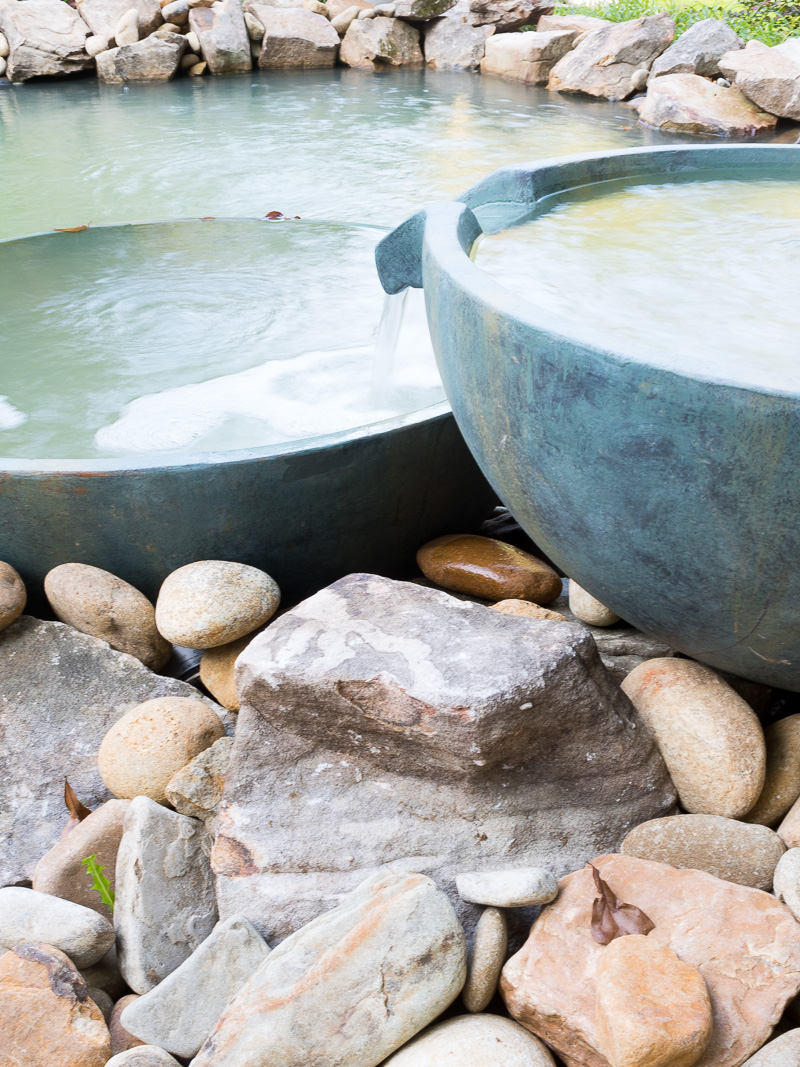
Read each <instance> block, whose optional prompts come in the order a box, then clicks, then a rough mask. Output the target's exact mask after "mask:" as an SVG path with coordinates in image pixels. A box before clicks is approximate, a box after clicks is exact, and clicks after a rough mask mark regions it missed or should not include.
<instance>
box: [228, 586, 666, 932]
mask: <svg viewBox="0 0 800 1067" xmlns="http://www.w3.org/2000/svg"><path fill="white" fill-rule="evenodd" d="M237 675H238V680H239V692H240V694H241V696H242V710H241V712H240V714H239V723H238V726H237V734H236V739H235V742H234V747H233V752H232V754H231V762H230V765H229V767H228V772H227V778H226V783H225V794H224V797H223V801H222V804H221V805H220V812H219V815H218V817H217V821H216V824H215V829H216V832H217V838H216V842H215V845H214V852H213V857H212V863H213V866H214V869H215V871H216V873H217V886H218V894H219V899H220V908H221V913H222V914H223V915H229V914H233V913H234V912H243V913H244V914H245V915H247V917H248V918H249V919H250V920H251V921H252V922H254V923H255V925H256V927H257V928H258V929H259V931H260V932H261V934H262V935H263V936H264V937H266V939H267V941H268V942H270V944H272V943H274V942H277V941H280V940H281V939H282V938H284V937H286V936H287V934H289V933H291V932H292V931H293V930H296V929H297V928H298V927H300V926H302V925H303V924H304V923H306V922H308V921H309V920H310V919H313V918H314V917H315V916H317V915H319V913H320V912H321V911H324V910H325V909H326V908H328V907H330V906H331V903H332V902H333V901H335V900H336V899H337V898H340V896H341V894H343V893H346V892H348V891H349V890H350V889H352V888H354V887H355V885H357V884H358V882H359V881H360V880H361V879H362V878H363V877H364V876H365V873H366V872H369V871H372V870H375V869H377V868H379V867H381V866H382V865H383V864H386V863H395V864H402V865H404V866H408V867H411V868H414V869H418V870H423V871H424V872H425V873H426V874H429V875H430V876H431V877H432V878H434V879H435V880H436V881H437V882H438V884H440V885H441V886H442V887H443V888H444V889H445V890H446V892H447V893H448V894H449V895H450V899H451V900H452V902H453V905H454V906H455V907H456V909H457V911H458V913H459V915H460V916H461V917H462V918H463V920H464V921H465V922H466V923H467V924H468V925H469V926H470V927H471V926H472V925H474V923H475V921H477V917H478V915H479V914H480V912H479V910H478V909H477V908H476V907H475V906H474V905H470V904H465V903H464V902H463V901H461V899H460V897H459V896H458V893H457V892H456V889H455V877H456V875H458V874H460V873H462V872H463V871H464V869H465V868H467V869H472V870H474V871H483V870H497V869H498V868H504V869H508V868H511V867H515V868H520V867H547V868H548V869H552V870H553V872H554V873H555V874H556V875H561V874H564V873H566V872H567V871H569V870H574V869H575V867H576V866H580V865H581V864H582V863H584V862H585V861H586V860H587V859H589V858H590V857H591V856H592V855H594V854H595V849H596V846H597V842H599V841H602V842H604V843H605V844H606V847H607V848H614V847H616V845H617V844H618V842H619V841H620V840H621V839H622V837H623V836H624V835H625V834H626V833H627V832H628V830H630V829H632V827H633V826H635V825H636V824H637V823H639V822H642V821H644V820H645V819H648V818H653V817H655V816H657V815H660V814H667V812H668V811H670V810H671V805H672V803H673V799H674V796H675V794H674V791H673V788H672V785H671V783H670V781H669V778H668V776H667V773H666V769H665V767H664V764H663V762H662V760H661V757H660V756H659V755H658V752H657V750H656V748H655V745H654V743H653V740H652V738H651V736H650V735H649V733H648V732H647V731H646V730H645V729H644V726H643V724H642V723H641V721H640V720H639V719H638V717H637V716H636V714H635V712H634V710H633V708H632V707H631V706H630V704H629V703H628V701H627V699H626V698H625V697H624V695H623V694H622V693H620V691H619V688H618V687H617V686H616V685H615V683H614V682H613V681H612V679H611V678H610V676H609V675H608V673H607V672H606V670H605V668H604V667H603V665H602V664H601V663H600V660H599V657H598V655H597V649H596V647H595V644H594V642H593V640H592V639H591V637H590V636H589V635H588V633H587V632H586V631H585V629H583V628H582V627H579V626H576V625H568V624H566V623H561V624H560V625H558V626H555V625H553V624H552V623H550V622H546V621H539V620H536V619H518V618H514V617H513V616H510V615H504V614H502V613H501V612H497V611H491V610H489V609H488V608H485V607H483V606H481V605H477V604H472V603H469V602H465V601H462V600H458V599H456V598H455V597H451V596H449V595H448V594H447V593H443V592H440V591H438V590H434V589H430V588H425V587H421V586H418V585H415V584H411V583H405V582H397V581H392V580H391V579H388V578H382V577H378V576H375V575H363V574H361V575H358V574H356V575H349V576H348V577H346V578H343V579H341V580H340V581H338V582H336V583H334V584H333V585H331V586H329V587H328V588H327V589H323V590H321V591H320V592H319V593H317V594H315V595H314V596H312V597H310V598H309V599H308V600H305V601H303V602H302V603H301V604H298V605H297V606H296V607H294V608H292V610H291V611H288V612H286V613H285V614H284V615H282V616H281V617H280V618H279V619H277V620H275V622H273V623H272V624H271V625H270V626H269V627H268V629H267V630H266V631H265V632H264V633H262V634H261V635H260V636H259V637H257V638H256V640H255V641H253V643H252V644H251V645H250V646H249V647H248V648H247V649H246V651H245V652H243V653H242V655H241V656H240V658H239V664H238V668H237ZM578 768H580V770H579V772H578ZM517 918H518V921H519V923H520V924H523V923H525V922H526V921H527V916H525V915H520V916H519V917H517ZM515 921H516V919H515Z"/></svg>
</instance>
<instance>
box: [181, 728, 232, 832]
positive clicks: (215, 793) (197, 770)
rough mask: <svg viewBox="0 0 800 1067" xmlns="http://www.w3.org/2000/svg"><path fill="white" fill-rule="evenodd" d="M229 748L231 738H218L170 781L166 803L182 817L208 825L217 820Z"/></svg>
mask: <svg viewBox="0 0 800 1067" xmlns="http://www.w3.org/2000/svg"><path fill="white" fill-rule="evenodd" d="M232 745H233V740H232V739H231V738H230V737H221V738H220V739H219V741H215V742H214V744H213V745H211V747H210V748H207V749H205V750H204V751H203V752H201V753H200V755H199V756H195V758H194V759H193V760H192V761H191V762H190V763H187V764H186V766H185V767H182V768H181V769H180V770H179V771H178V773H177V774H175V775H173V777H172V778H171V779H170V780H169V782H168V783H167V788H166V794H167V800H168V801H169V802H170V804H171V805H172V806H173V808H175V810H176V811H179V812H180V813H181V815H190V816H191V817H192V818H194V819H202V820H203V822H204V823H206V825H207V826H209V824H210V823H212V822H213V820H214V819H215V818H216V814H217V811H218V810H219V804H220V801H221V800H222V791H223V788H224V786H225V775H226V773H227V770H228V764H229V763H230V758H231V747H232ZM209 828H210V827H209Z"/></svg>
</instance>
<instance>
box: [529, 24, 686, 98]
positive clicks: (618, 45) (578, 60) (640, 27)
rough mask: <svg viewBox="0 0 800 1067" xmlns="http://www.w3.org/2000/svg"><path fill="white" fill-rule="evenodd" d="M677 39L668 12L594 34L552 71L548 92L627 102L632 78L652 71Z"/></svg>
mask: <svg viewBox="0 0 800 1067" xmlns="http://www.w3.org/2000/svg"><path fill="white" fill-rule="evenodd" d="M674 37H675V23H674V22H673V21H672V19H671V18H670V16H669V15H667V14H666V13H665V12H660V13H659V14H657V15H647V16H645V17H644V18H638V19H631V20H630V21H628V22H617V23H612V24H610V25H609V26H603V27H601V29H599V30H593V31H592V32H591V33H589V35H588V36H587V37H585V38H584V39H583V40H582V41H581V42H580V43H579V44H578V46H577V47H576V48H574V49H573V50H572V51H571V52H568V53H567V54H566V55H565V56H564V58H563V59H561V60H559V62H558V63H557V64H556V65H555V67H553V71H552V73H551V75H550V81H549V83H548V88H550V89H558V90H559V91H560V92H568V93H588V94H589V96H602V97H606V98H607V99H608V100H624V99H625V97H626V96H630V95H631V93H632V92H633V91H634V88H635V86H634V85H633V83H632V81H631V79H632V77H633V75H634V74H635V73H636V72H637V71H640V70H649V69H650V67H651V66H652V64H653V61H654V60H655V59H656V58H657V57H658V56H660V55H661V53H662V52H663V51H665V49H666V48H667V47H668V46H669V45H670V44H671V43H672V41H673V39H674Z"/></svg>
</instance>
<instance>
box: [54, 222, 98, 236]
mask: <svg viewBox="0 0 800 1067" xmlns="http://www.w3.org/2000/svg"><path fill="white" fill-rule="evenodd" d="M91 225H92V224H91V222H85V223H84V224H83V226H54V227H53V233H83V231H84V230H88V229H89V227H90V226H91Z"/></svg>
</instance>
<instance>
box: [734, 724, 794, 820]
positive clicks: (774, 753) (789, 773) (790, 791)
mask: <svg viewBox="0 0 800 1067" xmlns="http://www.w3.org/2000/svg"><path fill="white" fill-rule="evenodd" d="M764 739H765V741H766V744H767V772H766V777H765V778H764V788H763V789H762V790H761V794H760V795H759V798H758V800H757V801H756V803H755V807H753V808H751V809H750V811H748V813H747V815H746V816H745V818H746V819H747V821H748V822H753V823H761V825H762V826H775V825H776V824H777V823H778V822H780V820H781V819H782V818H783V817H784V815H786V814H787V812H788V811H789V809H790V808H791V807H792V806H793V804H794V803H795V801H797V800H798V799H800V715H788V716H787V717H786V718H785V719H779V720H778V721H777V722H774V723H772V725H771V726H768V727H767V728H766V730H765V731H764Z"/></svg>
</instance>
